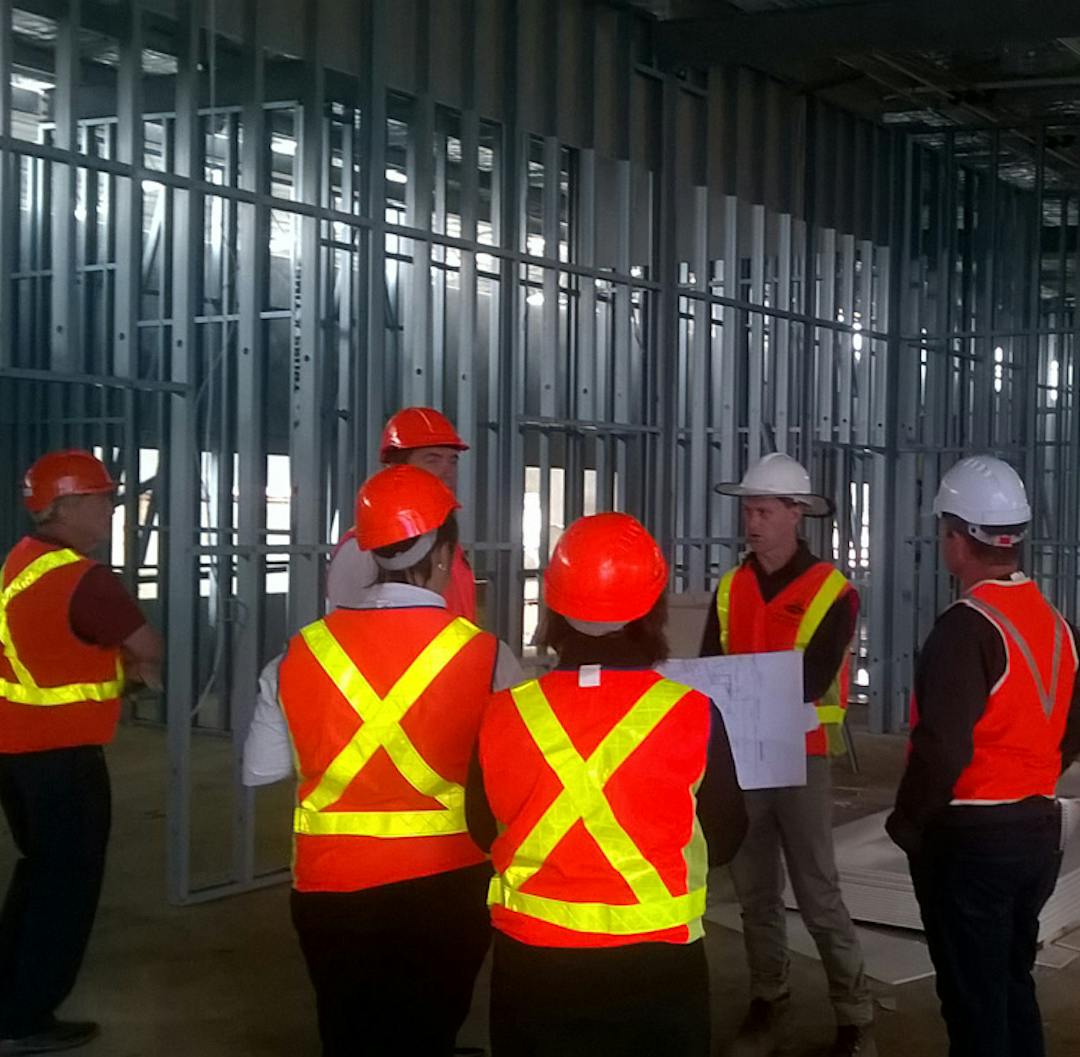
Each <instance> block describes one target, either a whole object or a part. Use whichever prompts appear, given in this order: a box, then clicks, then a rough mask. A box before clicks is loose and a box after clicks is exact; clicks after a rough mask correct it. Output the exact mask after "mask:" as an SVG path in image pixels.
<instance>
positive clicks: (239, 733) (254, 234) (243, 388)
mask: <svg viewBox="0 0 1080 1057" xmlns="http://www.w3.org/2000/svg"><path fill="white" fill-rule="evenodd" d="M259 7H260V3H259V0H244V54H243V77H244V81H245V84H246V86H245V90H244V98H245V104H244V109H243V113H242V122H243V124H242V130H243V141H242V147H241V151H242V154H241V160H240V181H241V183H242V184H243V186H245V187H247V188H248V189H249V190H252V191H260V192H261V191H263V190H264V189H265V185H266V183H267V180H268V171H267V169H268V166H267V161H268V158H267V150H266V146H267V143H266V137H267V130H266V120H265V111H264V110H263V99H264V98H265V89H266V55H265V51H264V40H263V27H264V20H263V19H261V18H260V17H259ZM239 210H240V213H239V231H238V237H239V259H240V260H241V261H243V262H244V266H243V267H242V268H241V269H239V275H238V279H239V284H240V287H239V291H238V303H239V304H238V307H239V313H240V321H239V326H238V329H237V357H236V408H237V411H238V412H239V413H238V414H237V422H236V457H237V475H238V476H237V482H238V489H237V494H238V500H237V523H236V542H237V545H238V546H239V547H251V548H258V547H259V545H260V544H262V542H263V540H264V539H265V530H266V412H265V408H266V341H265V326H266V325H265V323H264V322H263V319H262V309H263V307H264V304H265V298H266V280H267V270H268V268H267V265H268V256H269V235H270V233H269V214H268V213H267V211H266V210H265V209H264V208H263V207H261V206H258V205H241V206H240V207H239ZM234 605H235V606H237V607H238V610H239V612H240V613H242V614H243V619H240V620H238V621H237V624H236V627H235V631H234V635H233V639H232V697H231V701H230V706H229V710H230V718H231V726H232V731H233V742H232V786H233V819H232V822H233V827H232V829H233V842H232V873H233V879H234V880H236V881H239V882H241V883H250V882H251V881H252V880H254V877H255V796H254V793H253V791H252V790H250V789H247V788H245V787H244V785H243V783H242V781H241V772H242V764H243V744H244V738H245V736H246V734H247V730H248V727H249V726H250V724H251V717H252V714H253V712H254V695H253V692H252V690H253V688H254V687H255V686H256V685H257V680H258V676H259V667H260V665H261V663H262V661H263V659H264V658H263V656H262V643H263V627H264V623H265V614H266V555H265V553H262V552H260V551H257V550H253V551H252V552H251V553H249V554H245V555H243V556H240V557H238V559H237V560H236V598H235V600H234Z"/></svg>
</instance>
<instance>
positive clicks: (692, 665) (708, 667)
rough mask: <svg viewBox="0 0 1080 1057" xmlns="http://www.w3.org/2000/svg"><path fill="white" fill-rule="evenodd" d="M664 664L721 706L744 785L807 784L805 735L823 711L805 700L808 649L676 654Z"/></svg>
mask: <svg viewBox="0 0 1080 1057" xmlns="http://www.w3.org/2000/svg"><path fill="white" fill-rule="evenodd" d="M658 668H659V671H660V672H661V673H663V675H664V676H666V677H667V678H668V679H671V680H672V681H674V682H676V683H682V684H684V685H685V686H692V687H693V688H694V689H695V690H700V691H701V692H702V693H703V694H705V695H706V697H710V698H712V700H713V703H714V704H715V705H716V707H717V708H719V709H720V712H721V714H722V715H723V717H724V725H725V726H726V727H727V733H728V738H729V739H730V741H731V751H732V754H733V755H734V756H735V769H736V771H737V772H738V775H739V785H740V786H742V788H743V789H775V788H777V787H779V786H786V785H806V740H805V734H806V732H807V731H808V730H813V729H814V727H816V726H817V716H816V714H815V712H814V709H813V707H812V706H809V705H807V704H805V703H804V702H803V699H802V696H803V694H802V688H803V664H802V654H800V653H796V652H795V651H791V652H790V653H787V652H785V653H743V654H737V655H735V656H732V657H695V658H693V659H689V660H682V659H673V660H670V661H665V662H664V663H663V664H661V665H659V666H658Z"/></svg>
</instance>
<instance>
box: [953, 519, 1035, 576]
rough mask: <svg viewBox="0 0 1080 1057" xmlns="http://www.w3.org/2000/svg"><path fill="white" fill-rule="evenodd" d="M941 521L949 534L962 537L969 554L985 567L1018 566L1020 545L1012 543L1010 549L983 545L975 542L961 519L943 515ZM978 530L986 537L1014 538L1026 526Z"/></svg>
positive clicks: (1020, 555) (983, 526)
mask: <svg viewBox="0 0 1080 1057" xmlns="http://www.w3.org/2000/svg"><path fill="white" fill-rule="evenodd" d="M942 520H943V521H944V522H945V526H946V528H948V530H949V531H950V532H955V533H956V534H957V535H958V536H963V537H964V540H965V541H966V543H967V545H968V547H969V548H970V550H971V553H972V554H973V555H974V556H975V557H976V558H978V559H979V561H981V562H983V563H985V564H986V565H1019V564H1020V559H1021V557H1022V556H1023V544H1022V543H1014V544H1013V545H1012V546H1011V547H994V546H993V545H991V544H989V543H983V541H982V540H977V539H976V538H975V537H974V536H973V535H972V534H971V533H970V532H969V531H968V524H969V523H968V522H967V521H965V520H964V519H963V518H960V517H957V516H956V515H955V514H943V515H942ZM979 528H980V529H982V531H983V532H985V533H986V534H987V535H988V536H992V535H994V533H1000V534H1002V535H1006V536H1015V535H1017V534H1018V533H1020V532H1023V531H1024V529H1026V528H1027V525H1026V524H1024V523H1021V524H1019V525H980V526H979Z"/></svg>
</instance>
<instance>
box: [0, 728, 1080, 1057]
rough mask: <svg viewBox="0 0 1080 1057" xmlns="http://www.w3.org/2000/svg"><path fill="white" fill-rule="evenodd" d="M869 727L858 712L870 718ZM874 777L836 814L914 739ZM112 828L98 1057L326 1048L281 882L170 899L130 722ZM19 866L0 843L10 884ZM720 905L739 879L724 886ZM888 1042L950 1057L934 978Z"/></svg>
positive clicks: (860, 783) (884, 990)
mask: <svg viewBox="0 0 1080 1057" xmlns="http://www.w3.org/2000/svg"><path fill="white" fill-rule="evenodd" d="M856 720H857V717H856ZM856 744H857V746H858V751H859V758H860V763H861V765H862V773H861V774H860V775H858V776H855V775H852V774H851V771H850V769H849V767H848V765H847V764H846V762H845V761H839V762H838V763H837V764H836V767H835V772H834V777H835V783H836V820H837V822H843V821H848V820H850V819H852V818H856V817H859V816H861V815H864V814H867V813H870V812H873V811H877V810H881V809H882V808H883V807H886V806H888V804H889V802H890V798H891V795H892V791H893V789H894V788H895V784H896V779H897V776H898V774H899V770H900V767H901V763H902V759H903V740H902V739H901V738H898V737H874V736H872V735H869V734H866V733H865V732H857V733H856ZM109 759H110V766H111V769H112V775H113V791H114V822H113V839H112V845H111V849H110V859H109V868H108V873H107V876H106V880H105V889H104V894H103V897H102V904H101V908H100V911H99V913H98V918H97V923H96V926H95V929H94V934H93V937H92V939H91V942H90V949H89V951H88V953H87V959H86V963H85V966H84V969H83V972H82V975H81V977H80V979H79V982H78V984H77V986H76V989H75V992H74V993H73V995H72V996H71V999H70V1000H69V1002H68V1003H67V1005H66V1006H65V1008H64V1010H63V1011H62V1012H63V1013H65V1014H67V1015H69V1016H72V1017H90V1018H93V1019H95V1020H98V1021H100V1022H101V1023H102V1025H103V1033H102V1036H101V1038H100V1039H98V1040H97V1041H96V1042H94V1043H92V1044H91V1045H90V1046H88V1047H86V1049H85V1050H83V1051H80V1052H81V1053H85V1054H86V1055H87V1057H107V1055H108V1057H147V1055H155V1057H156V1055H161V1057H187V1055H191V1057H196V1055H198V1057H225V1055H229V1057H243V1055H252V1057H255V1055H260V1057H264V1055H265V1057H272V1055H278V1054H280V1055H281V1057H286V1055H288V1057H307V1055H312V1057H314V1055H316V1054H317V1053H318V1039H317V1035H316V1031H315V1022H314V1007H313V1000H312V995H311V991H310V988H309V985H308V981H307V977H306V974H305V971H304V966H303V963H302V960H301V957H300V951H299V948H298V946H297V943H296V939H295V936H294V934H293V931H292V928H291V926H290V924H289V916H288V889H287V888H286V887H285V886H284V885H282V886H279V887H275V888H270V889H266V890H263V891H260V892H256V893H253V894H249V895H244V896H238V897H235V898H231V899H225V900H222V901H219V902H215V903H210V904H205V905H201V906H196V907H190V908H186V909H176V908H173V907H170V906H168V905H167V904H166V902H165V895H164V876H165V864H164V859H165V826H164V803H165V769H166V768H165V747H164V738H163V735H162V733H161V732H159V731H155V730H148V729H146V728H132V727H127V728H123V729H122V730H121V731H120V734H119V736H118V738H117V740H116V743H115V744H114V745H113V746H112V747H111V748H110V750H109ZM227 761H228V745H227V743H226V742H224V741H222V740H220V739H212V738H200V739H197V741H196V751H195V761H194V773H195V790H196V807H195V823H194V828H195V831H196V833H197V835H198V840H199V848H198V849H197V854H195V855H194V856H193V859H194V863H195V867H196V869H197V871H198V872H199V874H200V875H201V876H205V877H207V878H208V879H209V878H212V877H213V876H214V875H215V874H216V873H217V872H218V871H219V870H220V864H221V863H223V862H224V861H225V856H226V854H227V849H228V833H227V830H225V829H224V828H223V827H222V826H221V825H220V822H219V821H218V820H220V819H221V818H227V817H228V815H227V812H225V811H224V810H223V809H224V804H225V801H224V800H223V799H222V798H223V796H224V795H225V793H226V790H227V781H228V779H227V775H228V764H227ZM288 796H289V790H288V789H287V788H285V787H284V786H282V787H281V788H279V789H272V790H265V791H263V792H262V793H260V806H261V807H262V808H263V811H262V815H263V819H262V822H261V824H260V860H261V861H262V862H263V864H264V865H265V866H271V865H273V864H275V863H284V862H287V856H288ZM13 857H14V849H13V847H12V845H11V843H10V839H9V837H8V835H7V832H6V829H5V830H3V832H2V833H0V884H6V879H7V875H8V872H9V870H10V868H11V864H12V861H13ZM713 880H714V882H715V892H714V895H720V896H722V895H723V890H724V888H725V886H726V884H727V881H726V878H725V877H724V876H723V874H722V873H720V874H719V875H718V876H716V877H714V878H713ZM706 944H707V947H708V953H709V960H710V965H711V967H712V980H713V983H712V987H713V996H714V1002H713V1005H714V1013H715V1031H714V1037H715V1040H716V1044H717V1050H718V1052H720V1050H721V1048H722V1044H723V1043H724V1042H725V1041H727V1040H728V1039H730V1037H731V1036H732V1035H733V1033H734V1031H735V1029H736V1027H737V1025H738V1022H739V1020H740V1019H741V1017H742V1014H743V1011H744V1008H745V1005H746V1001H747V993H746V969H745V961H744V956H743V950H742V939H741V937H740V936H739V935H737V934H736V933H734V932H730V931H728V930H726V929H723V928H720V927H717V926H709V928H708V932H707V937H706ZM1037 976H1038V983H1039V995H1040V1000H1041V1002H1042V1008H1043V1014H1044V1018H1045V1021H1046V1026H1047V1038H1048V1050H1049V1053H1050V1054H1051V1055H1052V1057H1066V1055H1075V1054H1080V1008H1078V1006H1077V1003H1076V995H1077V994H1078V993H1080V960H1078V961H1077V962H1074V963H1073V965H1071V966H1069V967H1068V968H1066V969H1061V970H1043V969H1039V970H1037ZM792 986H793V992H794V1003H793V1006H794V1020H795V1032H794V1038H795V1039H796V1040H798V1042H797V1046H795V1047H793V1048H792V1051H791V1052H792V1053H793V1054H796V1053H798V1054H801V1053H806V1054H812V1053H814V1052H816V1051H818V1050H820V1048H821V1047H823V1046H825V1045H826V1044H827V1043H828V1042H829V1040H830V1038H831V1030H832V1025H831V1018H830V1012H829V1006H828V1001H827V996H826V988H825V980H824V974H823V973H822V971H821V967H820V965H819V964H818V963H817V962H814V961H811V960H810V959H807V958H803V957H800V956H799V955H792ZM877 995H878V999H879V1009H878V1037H879V1040H880V1049H881V1052H882V1053H883V1054H885V1055H887V1057H888V1055H897V1057H900V1055H904V1057H921V1055H923V1054H927V1055H932V1054H944V1053H945V1049H946V1047H945V1035H944V1031H943V1029H942V1027H941V1023H940V1020H939V1018H938V1015H937V1000H936V997H935V995H934V988H933V980H923V981H919V982H917V983H913V984H907V985H904V986H901V987H896V988H888V987H879V988H877ZM486 997H487V980H486V971H485V973H484V974H483V975H482V977H481V980H480V981H479V982H478V986H477V991H476V997H475V1002H474V1007H473V1012H472V1015H471V1016H470V1019H469V1022H468V1023H467V1024H466V1026H465V1028H464V1030H463V1032H462V1036H461V1042H462V1043H470V1044H483V1042H484V1041H485V1038H486V1027H485V1008H486Z"/></svg>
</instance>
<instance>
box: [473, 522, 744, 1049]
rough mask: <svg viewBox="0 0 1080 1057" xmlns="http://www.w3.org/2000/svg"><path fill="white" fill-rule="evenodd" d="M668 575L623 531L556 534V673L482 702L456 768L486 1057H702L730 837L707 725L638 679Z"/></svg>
mask: <svg viewBox="0 0 1080 1057" xmlns="http://www.w3.org/2000/svg"><path fill="white" fill-rule="evenodd" d="M667 579H668V570H667V563H666V562H665V561H664V558H663V556H662V555H661V553H660V550H659V548H658V547H657V545H656V543H655V542H654V540H653V539H652V537H651V536H650V535H649V534H648V532H646V530H645V529H644V528H643V527H642V526H641V524H639V523H638V522H637V521H636V520H635V519H634V518H632V517H630V516H628V515H626V514H597V515H594V516H592V517H585V518H582V519H580V520H578V521H576V522H575V523H574V524H573V525H571V526H570V527H569V528H568V529H567V530H566V531H565V532H564V533H563V535H562V536H561V538H560V539H559V542H558V545H557V546H556V548H555V551H554V553H553V554H552V557H551V563H550V565H549V566H548V569H547V571H546V573H545V575H544V602H545V604H546V607H547V612H546V615H545V622H544V627H543V631H542V634H541V636H540V642H541V644H542V645H544V646H547V647H549V648H551V649H553V650H554V651H555V652H556V654H557V655H558V667H557V668H556V670H555V671H553V672H551V673H550V674H548V675H545V676H543V677H542V678H540V679H538V680H534V681H532V682H528V683H524V684H523V685H519V686H517V687H514V688H513V689H512V690H509V691H505V692H503V693H500V694H498V695H497V696H496V697H494V698H493V699H492V701H491V704H490V705H489V707H488V709H487V712H486V713H485V715H484V719H483V723H482V724H481V728H480V740H479V750H478V754H477V757H476V759H475V760H474V761H473V764H472V766H471V768H470V775H469V783H468V786H467V790H466V813H467V819H468V823H469V829H470V832H471V833H473V834H474V836H475V838H476V840H477V842H478V843H479V844H480V845H481V847H485V848H486V847H490V848H491V856H492V863H493V865H494V868H495V871H496V875H495V878H494V879H493V880H492V883H491V888H490V892H489V895H488V901H489V903H490V904H491V914H492V924H493V925H494V927H495V930H496V932H495V948H494V963H493V971H492V982H491V1043H492V1053H493V1055H494V1057H525V1055H529V1057H577V1055H581V1057H584V1055H586V1054H587V1055H589V1057H607V1055H611V1057H629V1055H631V1054H633V1055H637V1054H644V1053H648V1054H664V1055H665V1057H684V1055H685V1057H690V1055H693V1057H708V1055H709V1053H710V1047H709V1000H708V970H707V966H706V962H705V953H704V948H703V943H702V935H703V931H702V921H701V919H702V914H703V912H704V910H705V874H706V870H707V867H708V866H709V865H711V864H716V863H722V862H726V861H727V860H728V859H730V858H731V856H732V855H733V854H734V852H735V849H736V848H737V847H738V844H739V841H740V840H741V839H742V835H743V832H744V829H745V825H746V816H745V812H744V809H743V801H742V794H741V793H740V791H739V788H738V783H737V781H736V777H735V768H734V762H733V760H732V757H731V751H730V748H729V745H728V741H727V735H726V732H725V729H724V724H723V720H722V719H721V717H720V713H719V712H718V711H717V710H716V709H715V708H713V707H712V705H711V703H710V702H709V700H708V698H706V697H704V696H703V695H702V694H700V693H698V692H697V691H696V690H692V689H689V688H688V687H686V686H681V685H679V684H676V683H673V682H670V681H669V680H667V679H665V678H664V677H662V676H661V675H660V674H659V673H658V672H657V671H655V670H654V665H656V664H657V663H658V662H660V661H662V660H664V659H666V657H667V644H666V641H665V637H664V623H665V619H666V607H665V603H664V597H663V591H664V589H665V587H666V584H667Z"/></svg>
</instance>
